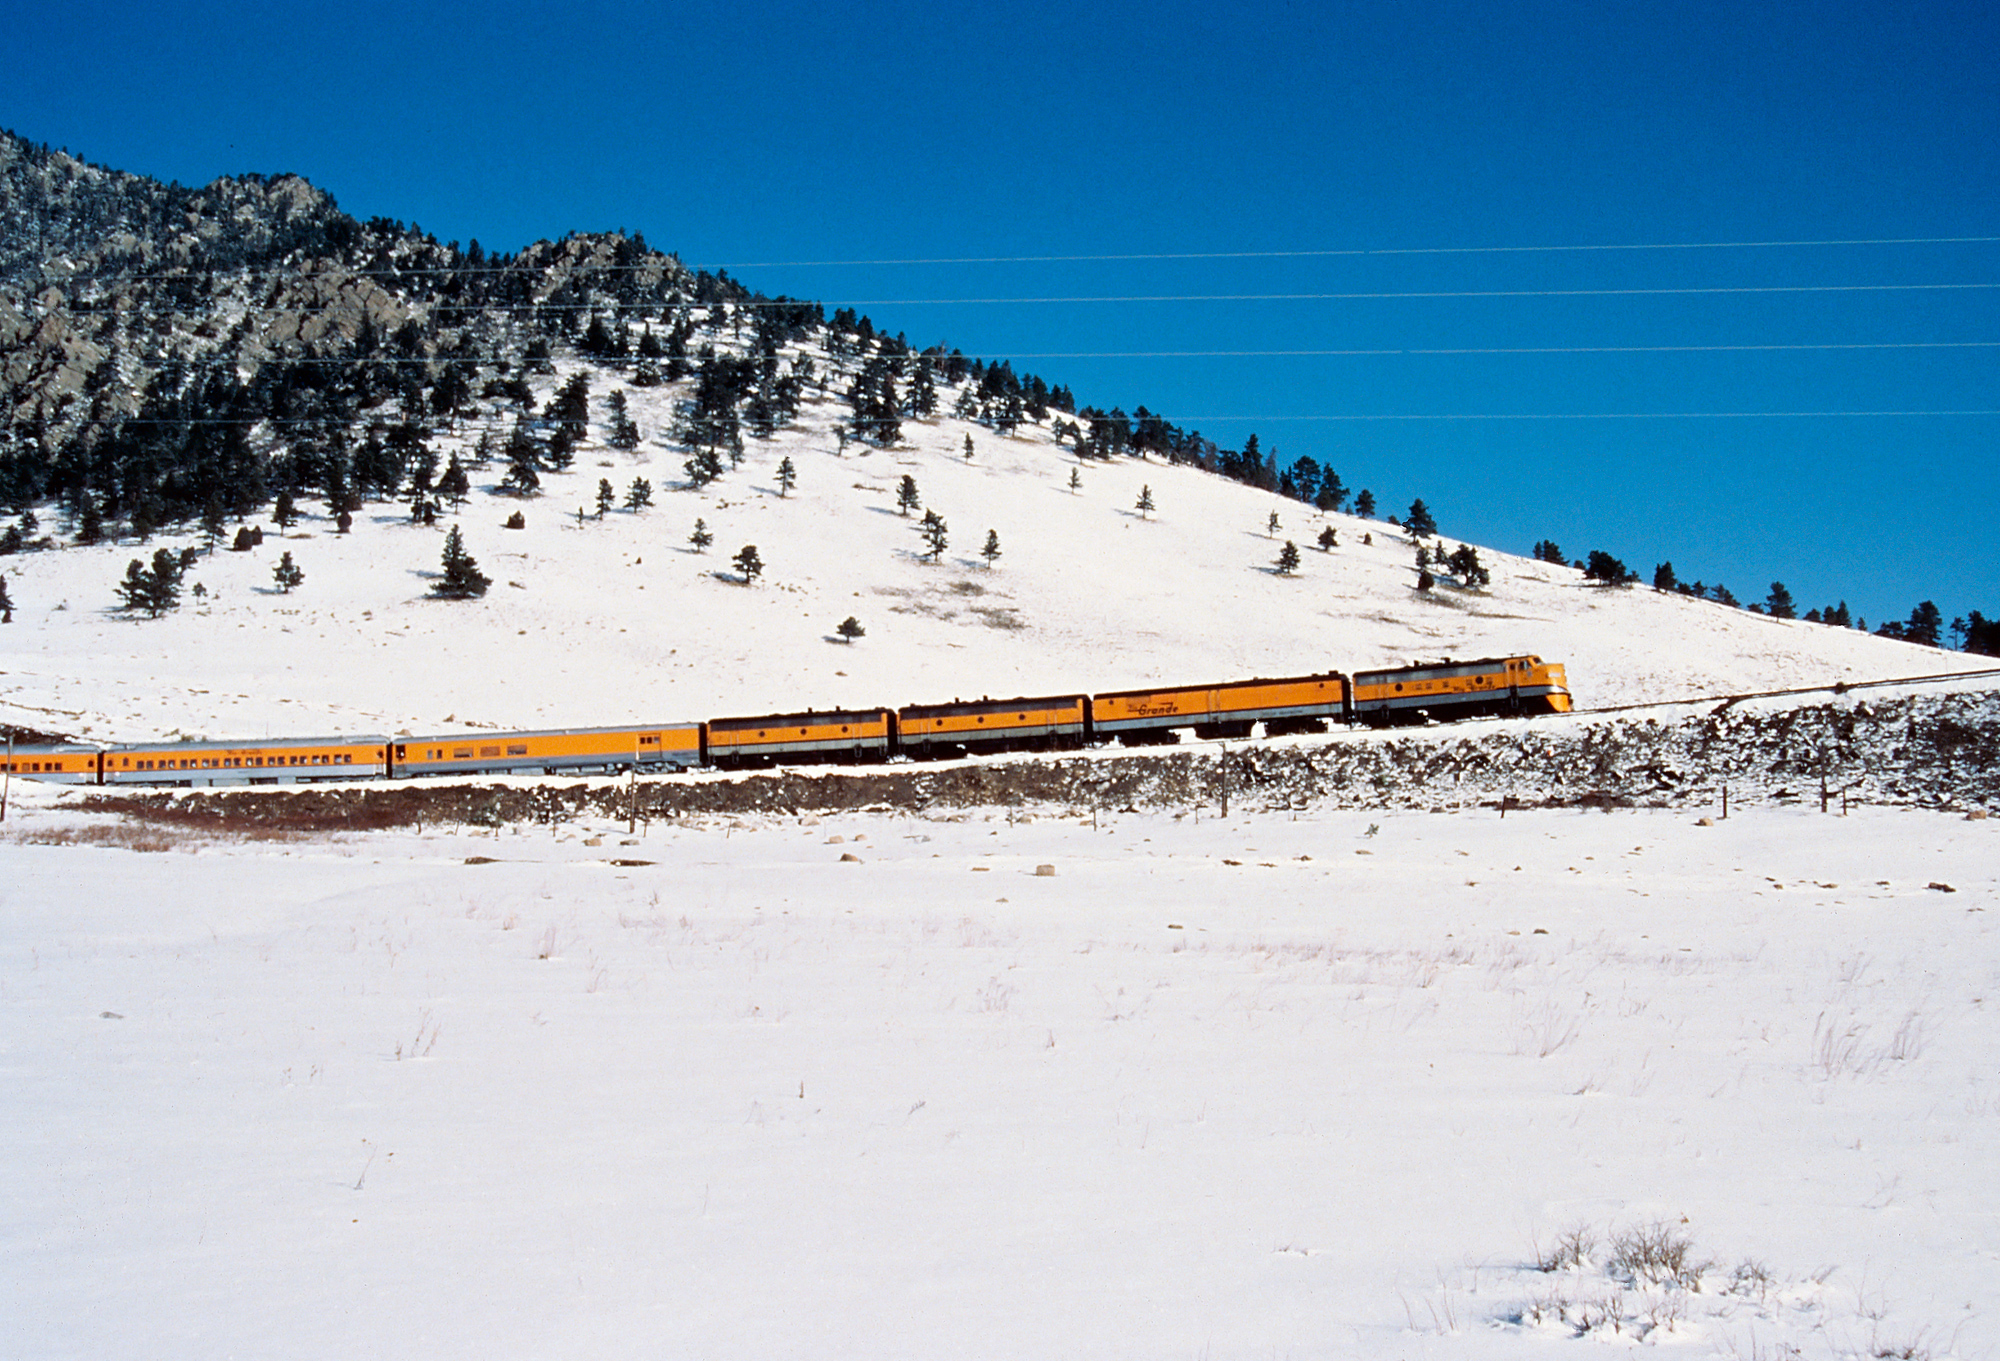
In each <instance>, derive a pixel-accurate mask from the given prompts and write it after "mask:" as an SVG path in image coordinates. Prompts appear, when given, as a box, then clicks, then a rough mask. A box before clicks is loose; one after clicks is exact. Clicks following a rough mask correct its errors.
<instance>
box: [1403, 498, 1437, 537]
mask: <svg viewBox="0 0 2000 1361" xmlns="http://www.w3.org/2000/svg"><path fill="white" fill-rule="evenodd" d="M1403 528H1404V529H1406V530H1408V531H1409V533H1410V537H1411V538H1413V539H1422V538H1429V537H1433V536H1435V535H1436V534H1437V532H1438V527H1437V521H1436V520H1434V519H1433V518H1431V508H1430V507H1429V506H1427V505H1425V504H1424V502H1423V498H1422V497H1418V498H1417V499H1416V500H1414V501H1412V502H1410V513H1409V514H1408V515H1406V516H1404V517H1403Z"/></svg>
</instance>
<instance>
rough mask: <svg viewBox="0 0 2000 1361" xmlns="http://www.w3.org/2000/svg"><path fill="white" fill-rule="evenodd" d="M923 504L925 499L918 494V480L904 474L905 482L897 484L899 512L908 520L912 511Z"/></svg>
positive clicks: (897, 506)
mask: <svg viewBox="0 0 2000 1361" xmlns="http://www.w3.org/2000/svg"><path fill="white" fill-rule="evenodd" d="M923 503H924V499H923V497H922V496H920V495H918V493H917V479H916V478H914V477H912V476H911V475H910V474H908V473H904V474H903V480H902V481H901V482H899V483H897V484H896V508H897V510H898V511H899V512H901V514H902V515H903V516H904V517H905V518H907V517H908V516H909V513H910V512H911V511H913V510H915V509H916V508H917V507H918V506H921V505H922V504H923Z"/></svg>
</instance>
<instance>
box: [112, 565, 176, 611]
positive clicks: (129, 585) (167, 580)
mask: <svg viewBox="0 0 2000 1361" xmlns="http://www.w3.org/2000/svg"><path fill="white" fill-rule="evenodd" d="M186 570H187V569H186V567H185V566H184V565H183V564H182V562H181V559H180V555H179V554H177V553H175V552H174V551H173V550H172V549H170V548H161V549H158V550H156V551H155V552H154V553H153V565H152V566H151V567H147V566H146V565H145V564H144V563H142V562H140V561H139V559H137V558H134V559H132V561H131V562H129V563H127V564H126V565H125V580H124V581H122V582H120V583H119V585H118V596H119V599H120V600H121V601H122V602H123V604H122V606H121V608H124V609H128V610H144V611H145V612H146V615H147V617H148V618H152V619H158V618H159V617H160V616H161V615H163V614H165V613H166V612H167V611H168V610H171V609H173V608H175V607H176V606H177V605H179V604H180V603H181V576H182V574H183V573H184V572H185V571H186Z"/></svg>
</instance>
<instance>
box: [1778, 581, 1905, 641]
mask: <svg viewBox="0 0 2000 1361" xmlns="http://www.w3.org/2000/svg"><path fill="white" fill-rule="evenodd" d="M1764 613H1766V614H1768V615H1770V616H1771V617H1772V618H1773V619H1796V618H1798V615H1799V610H1798V606H1797V604H1796V603H1794V602H1793V600H1792V593H1791V592H1790V591H1788V590H1786V589H1785V583H1784V582H1782V581H1774V582H1772V583H1771V594H1770V595H1768V596H1766V597H1765V598H1764ZM1933 646H1935V644H1933Z"/></svg>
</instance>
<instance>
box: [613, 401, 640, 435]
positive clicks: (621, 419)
mask: <svg viewBox="0 0 2000 1361" xmlns="http://www.w3.org/2000/svg"><path fill="white" fill-rule="evenodd" d="M611 447H612V448H614V449H637V448H638V447H639V427H638V425H637V424H636V423H635V422H634V421H633V420H632V412H631V410H630V408H629V407H628V406H627V405H626V401H625V389H623V388H613V389H612V390H611Z"/></svg>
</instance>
